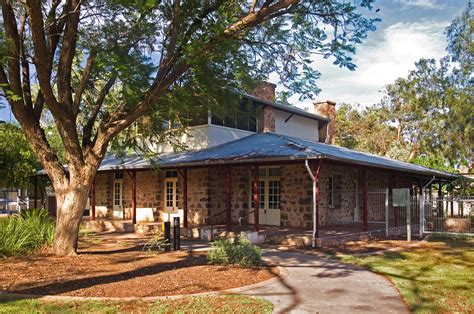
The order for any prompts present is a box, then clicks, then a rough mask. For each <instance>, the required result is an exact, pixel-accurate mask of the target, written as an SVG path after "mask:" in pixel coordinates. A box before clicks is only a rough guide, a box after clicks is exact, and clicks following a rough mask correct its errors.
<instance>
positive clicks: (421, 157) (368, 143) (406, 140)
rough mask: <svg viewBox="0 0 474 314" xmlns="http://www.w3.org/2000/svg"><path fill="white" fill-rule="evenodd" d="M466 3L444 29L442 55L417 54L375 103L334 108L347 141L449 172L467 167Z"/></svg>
mask: <svg viewBox="0 0 474 314" xmlns="http://www.w3.org/2000/svg"><path fill="white" fill-rule="evenodd" d="M472 11H473V8H472V5H471V3H469V4H468V6H467V8H466V9H465V10H464V12H463V13H462V15H461V17H458V18H456V19H455V20H454V21H453V22H452V23H451V25H450V26H449V27H448V28H447V29H446V36H447V41H448V47H447V52H448V54H447V56H446V57H444V58H442V59H441V60H439V61H436V60H433V59H420V60H419V61H418V62H416V63H415V69H414V70H412V71H410V73H409V75H408V76H407V77H406V78H399V79H397V80H396V81H395V82H394V83H392V84H389V85H387V86H386V87H385V90H384V97H383V99H382V100H381V102H380V104H378V105H376V106H373V107H368V108H366V109H364V110H362V111H361V112H359V111H357V110H356V109H355V108H353V107H352V106H350V105H345V106H342V107H341V108H340V109H339V111H338V114H337V115H338V116H337V118H338V119H339V121H338V123H337V124H338V125H339V126H338V138H337V142H338V143H339V144H340V145H342V146H348V147H352V148H356V149H360V150H364V151H368V152H371V153H375V154H380V155H385V156H389V157H392V158H396V159H399V160H403V161H409V162H414V163H418V164H422V165H424V166H429V167H434V168H438V169H443V170H448V171H452V170H454V169H455V168H456V167H459V166H460V165H468V166H471V167H472V162H473V145H472V143H473V141H474V115H473V108H474V101H473V86H474V84H473V78H474V76H473V58H474V44H473V42H472V34H473V26H474V21H473V19H472Z"/></svg>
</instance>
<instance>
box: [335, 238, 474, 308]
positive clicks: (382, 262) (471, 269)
mask: <svg viewBox="0 0 474 314" xmlns="http://www.w3.org/2000/svg"><path fill="white" fill-rule="evenodd" d="M340 258H341V259H342V260H343V261H344V262H347V263H352V264H357V265H361V266H365V267H367V268H369V269H370V270H372V271H374V272H376V273H379V274H382V275H384V276H387V277H388V278H390V280H391V281H392V282H393V283H394V284H395V286H396V287H397V288H398V289H399V291H400V292H401V293H402V295H403V296H404V298H405V300H406V301H407V303H408V305H409V306H410V308H411V310H412V311H413V312H416V313H448V312H449V313H453V312H454V313H474V239H468V238H464V239H463V238H459V239H433V240H431V241H430V243H428V244H426V245H423V246H421V247H418V248H411V249H410V250H409V251H406V252H387V253H385V254H383V255H371V256H364V257H355V256H353V255H341V256H340Z"/></svg>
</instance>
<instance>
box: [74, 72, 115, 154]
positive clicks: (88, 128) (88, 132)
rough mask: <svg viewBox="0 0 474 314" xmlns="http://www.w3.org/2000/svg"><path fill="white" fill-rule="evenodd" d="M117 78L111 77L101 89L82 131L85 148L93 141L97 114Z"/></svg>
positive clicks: (83, 146)
mask: <svg viewBox="0 0 474 314" xmlns="http://www.w3.org/2000/svg"><path fill="white" fill-rule="evenodd" d="M116 79H117V77H116V76H113V77H111V78H110V79H109V80H108V81H107V82H106V83H105V85H104V87H103V88H102V89H101V91H100V93H99V97H98V98H97V100H96V102H95V104H94V108H93V109H92V112H91V114H90V116H89V119H88V120H87V123H86V125H85V126H84V129H83V131H82V148H83V149H85V148H87V146H89V144H90V143H91V136H92V129H93V127H94V124H95V121H96V118H97V115H98V114H99V111H100V108H102V105H103V103H104V101H105V97H106V96H107V94H108V93H109V91H110V89H111V88H112V86H113V85H114V83H115V80H116Z"/></svg>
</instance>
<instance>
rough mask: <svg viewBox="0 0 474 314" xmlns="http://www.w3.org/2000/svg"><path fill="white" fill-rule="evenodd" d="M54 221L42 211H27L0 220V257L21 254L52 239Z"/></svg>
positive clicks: (47, 243)
mask: <svg viewBox="0 0 474 314" xmlns="http://www.w3.org/2000/svg"><path fill="white" fill-rule="evenodd" d="M54 227H55V221H54V219H53V218H52V217H50V216H49V215H48V212H47V211H46V210H44V209H28V210H24V211H22V212H21V213H20V214H19V215H15V216H11V217H8V218H6V219H0V256H3V257H6V256H11V255H18V254H23V253H26V252H29V251H32V250H36V249H38V248H40V247H42V246H44V245H51V244H52V242H53V239H54Z"/></svg>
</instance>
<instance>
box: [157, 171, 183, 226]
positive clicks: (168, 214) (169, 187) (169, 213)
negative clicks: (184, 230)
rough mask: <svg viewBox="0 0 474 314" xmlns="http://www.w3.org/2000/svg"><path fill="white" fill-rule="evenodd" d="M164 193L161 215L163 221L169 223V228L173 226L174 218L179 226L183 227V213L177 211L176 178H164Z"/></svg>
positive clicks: (179, 210) (180, 210)
mask: <svg viewBox="0 0 474 314" xmlns="http://www.w3.org/2000/svg"><path fill="white" fill-rule="evenodd" d="M164 192H165V193H164V195H165V199H164V203H165V207H164V211H163V213H162V219H163V221H169V222H171V226H173V220H174V217H179V221H180V225H181V226H183V225H184V221H183V219H184V211H183V210H182V209H178V178H166V179H165V191H164Z"/></svg>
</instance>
